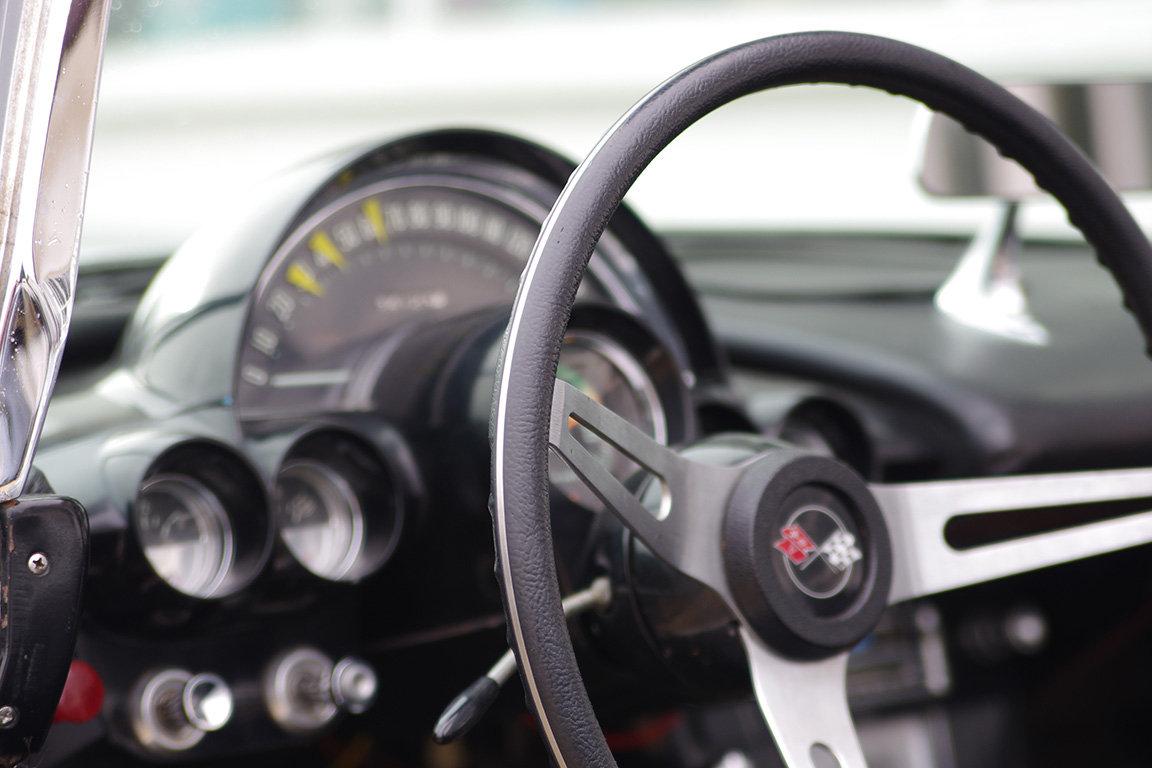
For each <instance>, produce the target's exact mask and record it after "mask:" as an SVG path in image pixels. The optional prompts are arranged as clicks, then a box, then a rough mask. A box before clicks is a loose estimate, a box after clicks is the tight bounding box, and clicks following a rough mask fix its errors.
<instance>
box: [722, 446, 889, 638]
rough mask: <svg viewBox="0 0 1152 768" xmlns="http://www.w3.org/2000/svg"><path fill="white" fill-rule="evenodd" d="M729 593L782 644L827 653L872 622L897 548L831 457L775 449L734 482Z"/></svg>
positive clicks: (850, 476)
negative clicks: (894, 550) (890, 541)
mask: <svg viewBox="0 0 1152 768" xmlns="http://www.w3.org/2000/svg"><path fill="white" fill-rule="evenodd" d="M723 552H724V570H725V575H726V576H727V579H728V586H729V588H730V589H731V591H732V597H733V598H734V600H735V601H736V604H737V606H738V607H739V609H740V611H741V613H743V614H744V618H745V619H746V620H747V621H748V623H749V625H750V626H751V627H752V629H753V630H754V631H755V632H756V633H757V634H758V635H760V637H761V638H762V639H763V640H764V641H765V642H767V643H769V644H770V645H772V646H773V647H774V648H776V649H777V650H778V651H780V652H781V653H783V654H786V655H788V656H793V657H800V658H821V657H824V656H829V655H832V654H835V653H837V652H839V651H843V650H846V649H848V648H851V647H852V646H853V645H855V644H856V643H857V642H859V641H860V640H861V639H863V637H864V636H865V635H867V634H868V633H869V632H870V631H872V629H873V628H874V627H875V626H876V622H877V621H879V619H880V614H881V613H882V612H883V610H884V606H885V605H886V604H887V602H888V591H889V587H890V586H891V583H892V547H891V545H890V543H889V541H888V531H887V528H886V527H885V525H884V519H883V516H882V515H881V514H880V509H879V507H878V506H877V504H876V501H875V499H873V498H872V494H871V492H870V491H869V490H868V486H867V485H866V484H865V483H864V481H863V480H862V479H860V477H859V476H858V475H856V473H854V472H853V471H852V470H851V469H849V468H848V467H847V466H845V465H844V464H842V463H840V462H838V461H836V460H835V459H831V458H826V457H823V456H815V455H811V454H806V453H801V452H799V451H794V450H790V449H775V450H773V451H771V452H769V453H766V454H764V455H762V456H761V457H760V458H759V459H757V460H756V461H755V462H754V463H753V464H752V465H751V466H750V467H748V468H747V470H746V471H745V472H744V474H743V476H742V477H741V480H740V482H739V483H738V484H737V485H736V488H735V489H734V491H733V493H732V497H731V499H730V501H729V504H728V509H727V512H726V514H725V517H724V531H723Z"/></svg>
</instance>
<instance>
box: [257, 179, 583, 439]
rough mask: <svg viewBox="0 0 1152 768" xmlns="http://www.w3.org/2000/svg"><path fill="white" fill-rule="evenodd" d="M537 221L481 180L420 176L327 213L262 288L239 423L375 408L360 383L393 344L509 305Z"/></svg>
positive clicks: (278, 261)
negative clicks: (436, 325) (400, 336)
mask: <svg viewBox="0 0 1152 768" xmlns="http://www.w3.org/2000/svg"><path fill="white" fill-rule="evenodd" d="M542 215H543V211H536V210H534V209H532V206H531V205H529V204H528V201H526V200H520V199H517V198H516V197H515V196H514V195H509V194H507V193H505V192H504V191H503V190H499V189H498V188H496V187H491V188H489V187H488V186H486V185H484V184H481V183H479V182H477V181H475V180H466V179H455V178H451V179H448V180H446V179H444V178H436V177H434V176H427V177H421V176H418V175H415V176H405V177H403V178H398V179H393V180H383V181H379V182H377V183H375V184H372V185H369V186H366V187H363V188H360V189H358V190H355V191H352V192H349V193H347V194H346V195H344V196H343V197H340V198H338V199H337V200H336V201H335V202H333V203H330V204H329V205H328V206H326V207H325V208H323V209H322V210H320V211H319V212H317V213H316V214H314V215H313V216H312V217H311V218H310V219H308V220H307V221H306V222H305V223H304V224H303V225H302V226H301V227H299V228H298V229H297V230H296V232H295V233H294V234H293V235H291V236H290V237H289V238H288V240H287V241H286V242H285V243H284V244H283V245H282V246H281V247H280V249H279V250H278V252H277V253H276V255H275V256H274V257H273V259H272V260H271V262H270V263H269V265H268V267H267V268H266V270H265V274H264V276H263V277H262V278H261V280H260V283H259V284H258V286H257V288H256V293H255V296H254V301H253V304H252V308H251V310H250V315H249V319H248V326H247V331H246V334H245V338H244V342H243V348H242V350H241V353H240V358H239V365H238V369H237V371H238V378H237V383H236V403H237V407H238V410H239V412H240V415H241V417H242V418H260V417H264V416H271V417H283V416H285V415H292V416H299V415H306V414H308V413H317V412H333V411H345V410H363V409H365V408H369V407H371V403H370V402H364V400H365V399H366V398H367V399H370V397H371V387H370V386H367V387H365V386H363V385H364V384H365V381H366V380H367V379H371V378H373V377H375V376H377V375H378V373H379V367H380V365H381V360H382V359H385V358H387V356H388V354H389V345H390V344H394V343H395V339H396V338H397V334H407V335H409V336H410V335H412V334H413V333H415V332H417V331H418V330H419V329H420V328H422V327H428V326H430V325H432V324H433V323H437V322H442V321H444V320H447V319H451V318H454V317H460V316H463V315H467V314H469V313H473V312H478V311H480V310H483V309H487V308H496V307H503V306H511V303H512V299H513V298H514V296H515V293H516V288H517V285H518V282H519V277H520V271H521V270H522V269H523V266H524V263H525V261H526V260H527V258H528V254H529V252H530V251H531V249H532V245H533V243H534V242H535V240H536V234H537V232H538V230H539V227H540V217H541V216H542ZM582 290H584V291H585V294H590V295H593V296H595V295H597V294H599V289H598V288H597V287H595V286H594V285H587V284H586V285H585V287H584V288H583V289H582ZM356 384H360V385H362V386H359V387H357V386H356ZM365 392H368V394H367V395H365Z"/></svg>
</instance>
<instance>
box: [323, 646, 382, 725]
mask: <svg viewBox="0 0 1152 768" xmlns="http://www.w3.org/2000/svg"><path fill="white" fill-rule="evenodd" d="M378 687H379V680H378V679H377V677H376V670H374V669H372V667H371V666H369V665H368V662H366V661H364V660H362V659H357V658H355V657H354V656H346V657H345V658H343V659H341V660H340V661H338V662H337V663H336V667H335V668H334V669H333V670H332V701H333V702H334V703H335V704H336V706H338V707H340V708H341V709H343V710H345V711H347V712H351V713H352V714H354V715H358V714H360V713H361V712H364V711H365V710H367V709H368V708H369V707H370V706H372V702H374V701H375V700H376V691H377V688H378Z"/></svg>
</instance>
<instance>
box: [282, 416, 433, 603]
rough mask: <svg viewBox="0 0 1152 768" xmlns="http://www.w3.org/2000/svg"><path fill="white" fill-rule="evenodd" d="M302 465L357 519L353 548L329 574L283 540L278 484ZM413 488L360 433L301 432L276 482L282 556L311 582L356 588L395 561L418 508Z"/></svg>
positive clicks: (327, 428) (322, 427) (329, 428)
mask: <svg viewBox="0 0 1152 768" xmlns="http://www.w3.org/2000/svg"><path fill="white" fill-rule="evenodd" d="M301 467H303V468H305V469H307V470H308V471H312V472H315V473H317V474H319V475H320V476H322V477H323V478H325V480H326V481H327V482H330V483H332V485H333V487H334V488H335V489H338V490H337V492H338V495H339V496H341V497H342V499H343V501H345V502H347V503H348V504H349V505H350V506H351V507H352V515H353V516H354V517H356V518H358V520H359V523H358V529H359V531H358V534H357V535H354V536H353V544H351V545H350V546H349V547H348V550H347V552H346V553H345V556H344V558H342V561H341V563H340V566H339V568H338V569H334V570H333V571H331V572H321V571H319V570H317V569H316V568H313V567H312V566H311V565H310V564H309V562H308V558H307V557H306V556H303V555H301V553H300V552H299V551H297V548H296V547H294V546H292V545H291V544H289V543H288V540H287V538H286V537H285V536H284V525H283V521H282V515H283V512H282V511H281V504H282V499H281V489H280V480H281V478H282V477H283V475H284V473H285V472H289V471H293V470H298V469H300V468H301ZM410 484H411V481H410V478H409V477H408V476H407V475H406V473H405V472H404V471H403V468H402V467H397V466H396V463H395V461H394V460H393V458H392V457H390V456H388V455H387V451H385V450H384V449H383V448H382V447H381V446H380V445H379V444H378V443H377V441H376V440H373V439H372V438H370V437H367V436H365V435H363V434H361V433H360V432H359V431H357V430H354V429H349V428H347V427H345V426H342V425H339V424H337V423H333V422H330V421H329V422H322V423H318V424H316V425H313V426H312V427H310V428H308V429H306V430H304V431H302V432H300V433H298V434H297V435H296V436H295V438H294V439H292V440H291V442H290V443H289V444H288V446H287V448H286V450H284V452H283V453H282V454H280V457H279V461H278V464H277V468H276V471H275V474H274V476H273V481H272V496H271V501H272V507H271V508H272V523H273V525H274V527H275V529H276V532H275V536H276V538H277V540H278V541H279V542H280V545H281V547H282V550H283V556H284V557H286V558H289V559H290V560H291V562H293V563H295V565H296V566H298V567H299V568H300V569H302V571H304V572H305V573H307V574H308V575H309V576H310V577H311V578H314V579H317V580H320V581H324V582H328V583H330V584H344V585H352V584H357V583H360V582H362V581H364V580H365V579H367V578H369V577H370V576H373V575H374V574H376V573H378V572H379V571H380V570H381V569H382V568H383V567H384V566H385V565H386V564H387V563H388V562H389V561H390V560H391V559H392V556H393V554H395V552H396V549H397V547H398V546H399V543H400V538H401V536H402V534H403V531H404V529H405V527H406V525H407V518H408V516H409V514H410V513H412V512H413V511H414V507H416V506H417V502H416V500H415V499H414V497H413V493H412V489H411V488H410ZM326 511H328V512H330V510H326Z"/></svg>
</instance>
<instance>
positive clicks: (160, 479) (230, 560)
mask: <svg viewBox="0 0 1152 768" xmlns="http://www.w3.org/2000/svg"><path fill="white" fill-rule="evenodd" d="M160 492H166V493H168V494H170V495H172V496H173V497H175V498H176V499H178V500H179V502H180V503H181V506H183V507H184V508H185V509H186V510H187V511H188V512H189V513H190V514H191V516H192V517H193V519H194V520H196V522H197V528H198V529H199V530H200V531H201V532H202V533H206V532H207V527H208V526H205V525H202V523H209V524H211V526H212V527H213V528H214V529H215V533H214V535H215V537H216V538H217V542H218V545H219V546H218V547H217V546H216V544H215V543H214V544H213V546H212V548H213V549H217V548H219V550H220V557H219V558H213V559H214V560H216V559H218V561H219V562H218V563H217V564H216V565H215V566H214V568H213V569H212V570H213V571H214V573H213V574H212V575H211V576H210V577H209V578H208V579H206V580H204V583H203V586H198V587H195V588H193V587H191V586H190V585H188V584H184V583H181V582H180V581H179V575H175V576H174V575H172V574H165V573H161V571H160V567H159V565H158V564H157V561H156V559H155V558H154V557H153V554H152V553H150V551H149V550H154V549H155V545H149V544H148V543H146V542H145V537H144V532H143V526H142V522H143V517H144V515H145V514H146V512H145V509H146V496H147V495H148V494H153V493H160ZM133 522H134V523H135V527H136V536H137V538H138V540H139V542H140V549H141V550H142V551H143V552H144V557H145V558H146V559H147V560H148V564H149V566H151V568H152V570H153V571H154V572H155V573H156V575H157V576H159V577H160V578H161V579H163V581H164V583H166V584H167V585H168V586H170V587H172V589H175V590H176V591H177V592H180V593H181V594H184V595H187V596H188V597H194V598H200V599H207V598H211V597H214V596H216V593H217V591H218V590H219V589H220V587H221V586H222V585H223V584H224V582H225V581H226V580H227V579H228V575H229V574H230V573H231V571H232V568H233V566H234V565H235V561H236V536H235V532H234V530H233V525H232V518H231V516H230V515H229V514H228V511H227V510H226V509H225V508H224V504H223V502H222V501H221V500H220V497H219V496H217V495H216V494H215V493H214V492H213V491H212V490H211V489H210V488H208V487H207V486H206V485H205V484H204V483H203V482H202V481H201V480H199V479H197V478H195V477H192V476H189V475H182V474H176V473H174V472H172V473H163V474H158V475H154V476H152V477H150V478H148V479H146V480H145V481H144V482H143V483H142V484H141V485H140V490H139V492H138V493H137V494H136V502H135V504H134V506H133ZM199 546H203V544H200V545H199Z"/></svg>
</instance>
